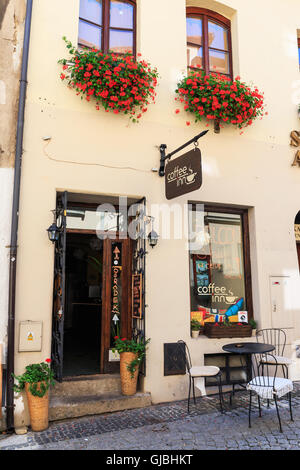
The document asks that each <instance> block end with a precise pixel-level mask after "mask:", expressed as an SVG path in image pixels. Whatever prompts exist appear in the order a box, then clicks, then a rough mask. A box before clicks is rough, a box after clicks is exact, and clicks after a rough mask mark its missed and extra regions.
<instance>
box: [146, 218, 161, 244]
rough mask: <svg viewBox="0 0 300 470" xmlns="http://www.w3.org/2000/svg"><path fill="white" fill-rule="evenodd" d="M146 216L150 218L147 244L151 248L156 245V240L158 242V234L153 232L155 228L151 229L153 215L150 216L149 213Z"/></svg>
mask: <svg viewBox="0 0 300 470" xmlns="http://www.w3.org/2000/svg"><path fill="white" fill-rule="evenodd" d="M148 218H149V219H150V220H151V223H152V228H151V232H150V233H149V234H148V242H149V245H150V246H151V248H154V247H155V246H156V245H157V242H158V239H159V235H158V234H157V233H156V232H155V230H154V229H153V221H154V217H152V216H151V215H149V216H148ZM150 220H149V222H148V223H150Z"/></svg>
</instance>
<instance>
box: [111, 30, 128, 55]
mask: <svg viewBox="0 0 300 470" xmlns="http://www.w3.org/2000/svg"><path fill="white" fill-rule="evenodd" d="M109 46H110V47H109V48H110V50H112V51H114V52H116V53H118V54H125V53H126V52H133V33H131V32H127V31H116V30H111V31H110V33H109Z"/></svg>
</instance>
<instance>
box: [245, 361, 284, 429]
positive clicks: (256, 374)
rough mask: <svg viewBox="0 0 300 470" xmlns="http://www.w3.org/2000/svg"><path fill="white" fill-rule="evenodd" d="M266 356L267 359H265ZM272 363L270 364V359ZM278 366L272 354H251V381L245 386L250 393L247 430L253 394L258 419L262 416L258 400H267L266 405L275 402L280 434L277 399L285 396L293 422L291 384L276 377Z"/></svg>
mask: <svg viewBox="0 0 300 470" xmlns="http://www.w3.org/2000/svg"><path fill="white" fill-rule="evenodd" d="M267 356H268V357H267ZM269 356H271V359H272V362H270V357H269ZM261 364H264V367H261ZM278 366H279V364H277V361H276V356H273V355H272V354H270V353H268V354H252V370H253V372H252V379H251V380H250V382H249V383H248V384H247V387H246V388H247V390H249V392H250V399H249V428H251V405H252V394H253V392H254V393H256V394H257V397H258V407H259V417H261V416H262V413H261V402H260V399H261V398H262V399H267V400H268V403H269V401H270V400H274V401H275V406H276V411H277V416H278V421H279V429H280V432H282V427H281V420H280V414H279V408H278V402H277V400H278V398H280V397H282V396H284V395H287V394H288V396H289V408H290V416H291V421H293V414H292V395H291V392H292V390H293V382H292V381H291V380H290V379H287V378H282V377H276V374H277V368H278ZM271 367H272V371H274V367H275V373H274V375H270V368H271Z"/></svg>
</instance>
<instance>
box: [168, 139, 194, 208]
mask: <svg viewBox="0 0 300 470" xmlns="http://www.w3.org/2000/svg"><path fill="white" fill-rule="evenodd" d="M165 185H166V198H167V199H174V198H175V197H178V196H182V195H183V194H187V193H191V192H192V191H196V190H197V189H199V188H201V186H202V165H201V152H200V150H199V149H198V148H197V147H196V148H194V149H193V150H190V151H189V152H187V153H185V154H184V155H181V156H180V157H178V158H176V159H175V160H171V161H170V162H169V163H167V165H166V171H165Z"/></svg>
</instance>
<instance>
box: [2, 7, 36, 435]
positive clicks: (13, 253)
mask: <svg viewBox="0 0 300 470" xmlns="http://www.w3.org/2000/svg"><path fill="white" fill-rule="evenodd" d="M32 2H33V0H27V5H26V18H25V28H24V41H23V55H22V69H21V80H20V91H19V110H18V121H17V136H16V152H15V173H14V189H13V207H12V222H11V239H10V253H9V255H10V256H9V299H8V329H7V336H8V340H7V341H8V345H7V386H6V387H7V389H6V416H7V429H8V430H12V429H13V428H14V390H13V385H14V379H13V377H12V374H13V373H14V359H15V297H16V264H17V250H18V246H17V243H18V223H19V203H20V183H21V165H22V154H23V134H24V112H25V101H26V90H27V69H28V54H29V42H30V29H31V16H32Z"/></svg>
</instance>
